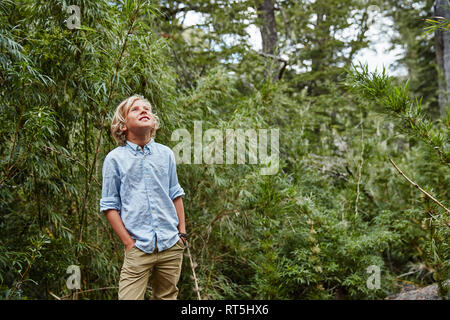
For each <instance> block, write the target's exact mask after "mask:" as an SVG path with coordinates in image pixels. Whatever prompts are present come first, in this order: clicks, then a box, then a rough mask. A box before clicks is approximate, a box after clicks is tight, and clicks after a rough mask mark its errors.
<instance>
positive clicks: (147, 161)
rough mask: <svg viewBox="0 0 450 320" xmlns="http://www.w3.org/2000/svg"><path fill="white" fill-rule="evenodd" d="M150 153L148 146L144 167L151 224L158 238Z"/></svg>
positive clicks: (144, 157)
mask: <svg viewBox="0 0 450 320" xmlns="http://www.w3.org/2000/svg"><path fill="white" fill-rule="evenodd" d="M150 154H151V152H150V151H148V150H147V149H146V148H144V154H143V168H144V181H145V189H146V194H147V200H148V207H149V209H150V216H151V219H152V221H151V225H152V228H153V231H154V232H155V237H156V238H158V227H157V223H156V217H155V215H154V212H155V211H154V207H153V201H152V198H153V195H152V188H151V185H152V184H151V166H150ZM156 245H157V242H156V239H155V246H156Z"/></svg>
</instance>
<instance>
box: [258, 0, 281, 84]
mask: <svg viewBox="0 0 450 320" xmlns="http://www.w3.org/2000/svg"><path fill="white" fill-rule="evenodd" d="M257 13H258V20H259V21H260V22H259V24H260V26H259V30H260V32H261V38H262V51H263V53H264V54H266V55H271V56H277V54H278V52H277V51H278V50H277V44H278V34H277V28H276V23H275V1H274V0H262V1H261V3H260V4H259V5H258V7H257ZM267 61H268V63H267V67H266V71H265V74H266V76H267V77H270V78H271V79H272V80H275V79H276V78H277V76H278V70H279V68H280V63H279V62H278V61H276V59H268V60H267Z"/></svg>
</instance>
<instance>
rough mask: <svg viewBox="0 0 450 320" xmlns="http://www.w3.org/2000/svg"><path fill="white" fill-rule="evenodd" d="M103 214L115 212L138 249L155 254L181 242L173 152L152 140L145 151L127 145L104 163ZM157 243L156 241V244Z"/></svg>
mask: <svg viewBox="0 0 450 320" xmlns="http://www.w3.org/2000/svg"><path fill="white" fill-rule="evenodd" d="M102 172H103V184H102V198H101V199H100V211H102V212H103V211H105V210H108V209H116V210H118V211H119V214H120V217H121V218H122V221H123V224H124V225H125V228H126V229H127V231H128V233H129V234H130V236H131V237H132V238H133V239H134V240H135V241H136V244H135V245H136V247H137V248H139V249H141V250H142V251H144V252H147V253H152V252H153V251H154V250H155V243H157V246H158V251H164V250H166V249H168V248H171V247H172V246H173V245H175V243H176V242H177V241H178V240H179V239H180V238H179V236H178V215H177V212H176V209H175V205H174V204H173V200H174V199H175V198H177V197H179V196H184V195H185V193H184V190H183V188H181V186H180V184H179V183H178V177H177V171H176V162H175V155H174V153H173V151H172V150H171V149H170V148H169V147H167V146H165V145H163V144H160V143H157V142H155V141H154V139H153V138H151V140H150V142H149V143H147V144H146V145H145V147H144V152H143V151H142V148H141V147H140V146H138V145H137V144H134V143H132V142H130V141H127V142H126V144H125V145H124V146H120V147H117V148H115V149H114V150H112V151H111V152H109V153H108V155H107V156H106V158H105V161H104V162H103V170H102ZM156 239H157V241H155V240H156Z"/></svg>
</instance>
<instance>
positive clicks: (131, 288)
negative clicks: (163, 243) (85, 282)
mask: <svg viewBox="0 0 450 320" xmlns="http://www.w3.org/2000/svg"><path fill="white" fill-rule="evenodd" d="M183 251H184V245H183V244H182V243H180V241H178V242H177V243H176V244H175V245H174V246H172V247H171V248H169V249H167V250H164V251H161V252H158V251H157V249H155V251H154V252H153V253H152V254H149V253H146V252H144V251H142V250H140V249H138V248H136V247H135V246H134V247H132V248H131V249H130V250H128V252H126V253H125V259H124V262H123V266H122V269H121V271H120V280H119V300H144V295H145V291H146V289H147V284H148V280H149V278H150V275H152V297H151V299H158V300H176V298H177V295H178V288H177V283H178V280H180V273H181V263H182V261H183Z"/></svg>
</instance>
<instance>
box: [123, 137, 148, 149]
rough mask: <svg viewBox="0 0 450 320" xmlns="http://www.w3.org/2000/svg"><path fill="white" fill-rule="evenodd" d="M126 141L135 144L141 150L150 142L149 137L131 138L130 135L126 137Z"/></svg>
mask: <svg viewBox="0 0 450 320" xmlns="http://www.w3.org/2000/svg"><path fill="white" fill-rule="evenodd" d="M127 140H128V141H130V142H132V143H134V144H137V145H138V146H140V147H141V148H142V150H144V147H145V145H146V144H147V143H149V142H150V140H151V137H150V136H132V135H130V136H128V137H127Z"/></svg>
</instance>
